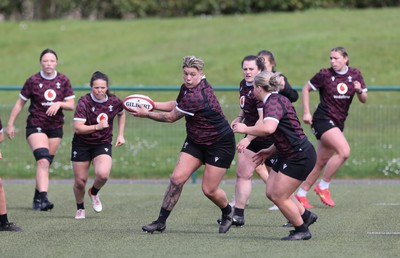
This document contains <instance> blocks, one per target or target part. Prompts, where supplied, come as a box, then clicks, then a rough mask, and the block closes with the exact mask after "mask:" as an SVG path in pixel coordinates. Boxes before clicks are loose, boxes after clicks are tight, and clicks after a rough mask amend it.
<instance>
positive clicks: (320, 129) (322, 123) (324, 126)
mask: <svg viewBox="0 0 400 258" xmlns="http://www.w3.org/2000/svg"><path fill="white" fill-rule="evenodd" d="M334 127H338V128H339V129H340V131H342V132H343V129H344V125H336V124H335V122H333V121H332V120H313V122H312V125H311V130H312V133H313V134H314V135H315V137H316V138H317V140H319V139H321V136H322V135H323V134H324V133H325V132H326V131H328V130H330V129H332V128H334Z"/></svg>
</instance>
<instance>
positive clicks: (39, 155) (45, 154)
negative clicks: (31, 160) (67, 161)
mask: <svg viewBox="0 0 400 258" xmlns="http://www.w3.org/2000/svg"><path fill="white" fill-rule="evenodd" d="M33 155H34V156H35V159H36V161H39V160H42V159H46V160H47V161H48V162H49V163H50V164H51V163H52V162H53V158H54V155H50V152H49V149H47V148H38V149H36V150H34V151H33Z"/></svg>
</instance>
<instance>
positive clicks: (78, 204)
mask: <svg viewBox="0 0 400 258" xmlns="http://www.w3.org/2000/svg"><path fill="white" fill-rule="evenodd" d="M76 209H77V210H84V209H85V206H84V205H83V203H77V204H76Z"/></svg>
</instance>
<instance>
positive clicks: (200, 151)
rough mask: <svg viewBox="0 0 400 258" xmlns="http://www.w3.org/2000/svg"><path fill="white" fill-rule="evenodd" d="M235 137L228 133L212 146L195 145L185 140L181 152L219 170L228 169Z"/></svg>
mask: <svg viewBox="0 0 400 258" xmlns="http://www.w3.org/2000/svg"><path fill="white" fill-rule="evenodd" d="M235 149H236V143H235V135H234V134H233V132H232V133H228V134H227V135H225V136H224V137H223V138H222V139H221V140H219V141H217V142H215V143H214V144H212V145H202V144H196V143H194V142H192V141H191V140H189V139H188V138H186V140H185V142H184V144H183V146H182V149H181V152H185V153H188V154H190V155H192V156H193V157H195V158H197V159H199V160H201V161H202V163H203V164H206V163H207V164H210V165H213V166H216V167H220V168H229V167H230V166H231V163H232V160H233V158H234V157H235Z"/></svg>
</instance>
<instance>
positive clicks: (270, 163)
mask: <svg viewBox="0 0 400 258" xmlns="http://www.w3.org/2000/svg"><path fill="white" fill-rule="evenodd" d="M277 159H278V153H274V154H272V155H271V156H269V157H268V158H266V159H265V162H264V164H265V165H266V166H267V167H272V166H273V165H274V164H275V162H276V161H277Z"/></svg>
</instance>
